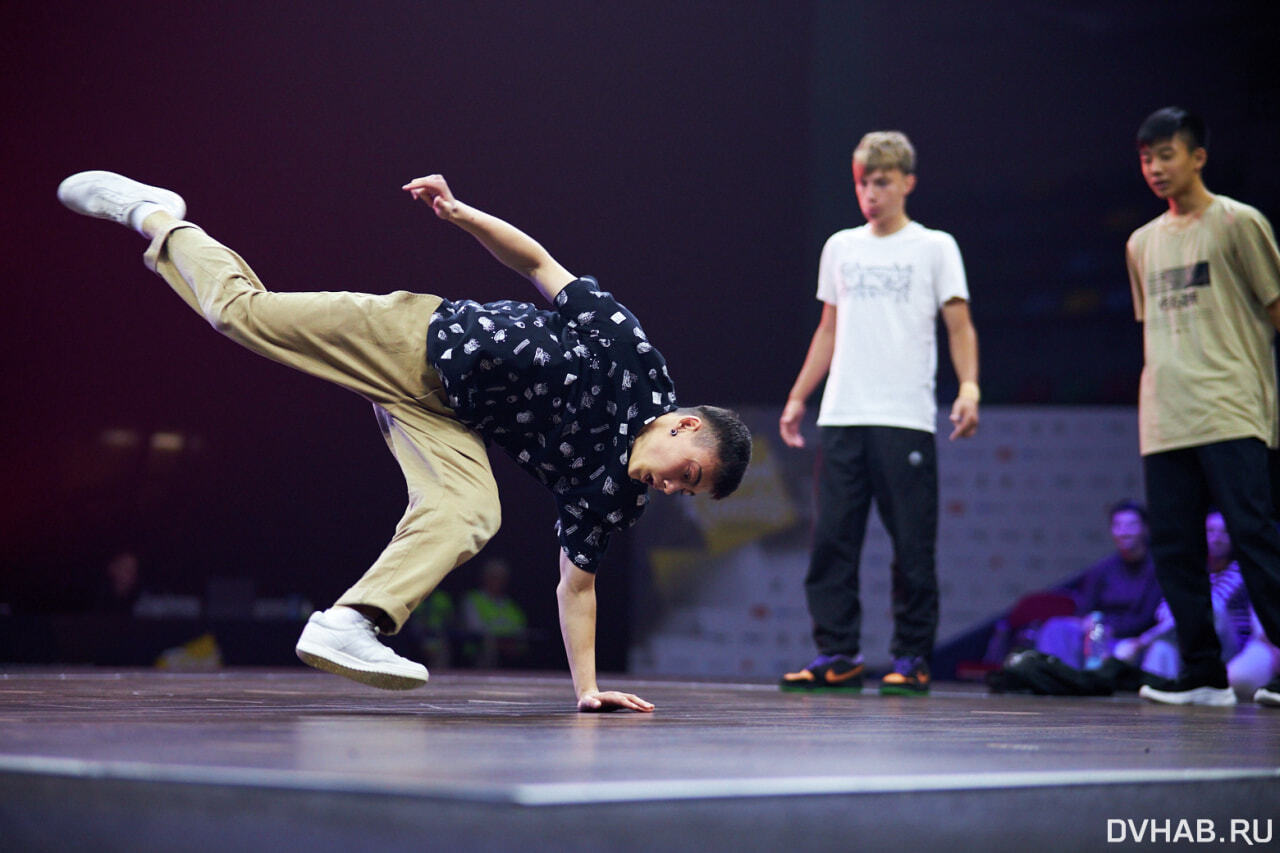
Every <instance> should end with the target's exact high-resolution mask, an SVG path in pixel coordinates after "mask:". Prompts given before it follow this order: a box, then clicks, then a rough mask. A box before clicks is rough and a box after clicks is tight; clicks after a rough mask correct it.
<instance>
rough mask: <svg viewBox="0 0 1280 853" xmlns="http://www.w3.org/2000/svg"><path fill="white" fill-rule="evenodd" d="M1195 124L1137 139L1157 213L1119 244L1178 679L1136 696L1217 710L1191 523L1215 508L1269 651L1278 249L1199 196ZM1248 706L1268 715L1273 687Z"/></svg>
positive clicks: (1158, 125) (1275, 540) (1278, 608)
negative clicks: (1137, 353)
mask: <svg viewBox="0 0 1280 853" xmlns="http://www.w3.org/2000/svg"><path fill="white" fill-rule="evenodd" d="M1205 141H1206V130H1205V125H1204V122H1203V120H1201V119H1200V118H1199V117H1198V116H1195V115H1192V114H1191V113H1188V112H1187V111H1186V110H1183V109H1181V108H1179V107H1166V108H1165V109H1162V110H1158V111H1156V112H1155V113H1152V114H1151V115H1150V116H1148V117H1147V119H1146V121H1144V122H1143V124H1142V126H1141V127H1140V128H1139V130H1138V152H1139V156H1140V159H1141V161H1142V174H1143V177H1144V178H1145V179H1146V181H1147V184H1148V185H1149V186H1150V187H1151V189H1152V191H1153V192H1154V193H1155V194H1156V196H1157V197H1158V198H1160V199H1163V200H1165V201H1167V202H1168V205H1169V209H1168V211H1167V212H1165V213H1163V214H1161V215H1160V216H1159V217H1157V218H1156V219H1153V220H1152V221H1151V222H1149V223H1147V224H1146V225H1144V226H1142V227H1141V228H1139V229H1138V230H1137V231H1135V232H1134V233H1133V236H1132V237H1130V238H1129V244H1128V247H1127V252H1126V260H1127V262H1128V267H1129V281H1130V285H1131V287H1132V289H1133V304H1134V311H1135V314H1136V316H1137V318H1138V320H1139V321H1141V322H1142V324H1143V339H1144V358H1145V366H1144V367H1143V370H1142V383H1141V389H1140V391H1139V395H1138V423H1139V434H1140V441H1141V451H1142V455H1143V468H1144V472H1145V476H1146V488H1147V500H1148V503H1149V507H1150V511H1151V552H1152V556H1153V557H1154V559H1155V564H1156V575H1157V578H1158V579H1159V581H1160V586H1161V588H1162V590H1163V591H1164V594H1165V599H1166V600H1167V601H1168V603H1169V609H1170V610H1171V612H1172V613H1173V617H1174V620H1175V621H1176V623H1177V638H1178V647H1179V650H1180V652H1181V655H1182V660H1183V673H1184V674H1183V676H1182V678H1180V679H1179V681H1178V683H1177V684H1176V685H1175V686H1173V687H1172V688H1170V689H1168V690H1155V689H1153V688H1151V687H1149V686H1148V687H1143V688H1142V691H1141V692H1142V695H1143V696H1144V697H1146V698H1147V699H1150V700H1152V701H1155V702H1165V703H1170V704H1197V705H1230V704H1234V703H1235V701H1236V700H1235V694H1234V693H1233V692H1232V691H1231V688H1230V687H1228V685H1227V673H1226V669H1225V667H1224V666H1223V664H1222V660H1221V650H1220V648H1219V641H1218V637H1217V634H1216V632H1215V631H1214V624H1213V612H1212V608H1211V605H1210V595H1209V582H1208V578H1207V576H1206V575H1205V572H1204V563H1205V542H1204V536H1203V534H1202V532H1201V519H1203V518H1204V516H1205V514H1206V513H1207V512H1208V511H1209V509H1210V507H1217V508H1218V509H1219V510H1220V511H1221V513H1222V516H1223V518H1224V519H1225V520H1226V523H1227V528H1228V530H1229V531H1230V535H1231V539H1232V541H1233V542H1234V543H1235V545H1236V551H1237V555H1238V557H1239V562H1240V568H1241V571H1242V573H1243V575H1244V579H1245V585H1246V587H1248V590H1249V597H1250V599H1252V600H1253V601H1255V602H1258V603H1259V604H1258V618H1259V620H1260V621H1261V623H1262V625H1263V626H1264V628H1265V629H1266V632H1267V635H1268V636H1269V637H1270V638H1271V640H1272V642H1275V641H1277V640H1280V531H1277V528H1276V526H1275V523H1274V522H1273V520H1272V515H1273V507H1272V501H1271V485H1270V479H1269V475H1268V465H1267V462H1268V460H1267V448H1269V447H1270V448H1275V447H1277V444H1280V435H1278V434H1277V433H1278V425H1277V408H1276V405H1277V404H1276V372H1275V361H1274V355H1273V352H1272V344H1273V340H1274V337H1275V331H1276V329H1277V328H1280V250H1277V247H1276V240H1275V236H1274V234H1273V233H1272V230H1271V225H1270V223H1269V222H1268V221H1267V219H1266V217H1265V216H1263V215H1262V214H1261V213H1260V212H1258V211H1257V210H1256V209H1254V208H1252V207H1250V206H1249V205H1247V204H1242V203H1241V202H1238V201H1235V200H1234V199H1230V198H1227V197H1226V196H1222V195H1214V194H1212V193H1210V192H1209V190H1208V189H1207V188H1206V187H1205V185H1204V181H1203V180H1202V178H1201V170H1202V169H1203V168H1204V164H1205V160H1206V159H1207V156H1208V154H1207V151H1206V149H1205ZM1254 699H1255V701H1257V702H1259V703H1260V704H1264V705H1273V706H1280V679H1275V680H1273V681H1271V682H1270V683H1268V684H1267V685H1265V686H1263V687H1261V688H1259V689H1258V691H1257V692H1256V693H1255V695H1254Z"/></svg>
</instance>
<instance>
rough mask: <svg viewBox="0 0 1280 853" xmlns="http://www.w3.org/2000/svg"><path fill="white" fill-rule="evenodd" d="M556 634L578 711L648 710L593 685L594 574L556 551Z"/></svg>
mask: <svg viewBox="0 0 1280 853" xmlns="http://www.w3.org/2000/svg"><path fill="white" fill-rule="evenodd" d="M556 600H557V601H558V602H559V605H560V633H561V634H562V635H563V636H564V651H565V654H566V655H568V657H569V673H570V674H571V675H572V676H573V689H574V692H575V693H577V696H578V710H579V711H614V710H617V709H619V708H628V709H630V710H632V711H644V712H648V711H652V710H653V704H652V703H650V702H646V701H645V700H643V699H641V698H640V697H639V696H633V695H632V694H630V693H621V692H619V691H617V690H610V691H608V692H601V690H600V687H599V685H597V684H596V576H595V575H593V574H591V573H590V572H584V571H583V570H582V569H580V568H578V567H577V566H575V565H574V564H573V563H572V562H571V561H570V560H569V558H568V557H567V556H566V555H565V553H564V551H563V550H561V551H560V584H559V585H558V586H557V587H556Z"/></svg>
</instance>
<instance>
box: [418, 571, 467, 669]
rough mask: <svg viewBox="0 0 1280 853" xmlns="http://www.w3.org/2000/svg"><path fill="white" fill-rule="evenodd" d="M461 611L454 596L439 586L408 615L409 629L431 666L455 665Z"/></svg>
mask: <svg viewBox="0 0 1280 853" xmlns="http://www.w3.org/2000/svg"><path fill="white" fill-rule="evenodd" d="M457 621H458V614H457V612H456V608H455V607H454V606H453V596H451V595H449V592H448V590H445V589H444V588H442V587H436V588H435V589H434V590H432V591H431V594H430V595H428V596H427V597H426V598H424V599H423V600H422V603H421V604H419V605H418V606H417V608H415V609H414V611H413V613H411V614H410V615H409V624H408V626H407V627H408V629H409V632H410V635H411V636H412V637H413V638H414V640H416V642H417V645H418V649H419V650H420V651H421V652H422V656H423V657H425V658H426V659H427V666H428V668H430V669H448V668H449V667H450V666H451V665H452V664H453V641H454V634H456V633H457Z"/></svg>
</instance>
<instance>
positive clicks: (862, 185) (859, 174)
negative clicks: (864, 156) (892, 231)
mask: <svg viewBox="0 0 1280 853" xmlns="http://www.w3.org/2000/svg"><path fill="white" fill-rule="evenodd" d="M915 185H916V176H915V175H904V174H903V173H902V170H901V169H871V170H868V169H867V168H866V167H865V166H864V165H863V164H861V163H859V162H857V161H856V160H855V161H854V164H853V189H854V192H856V193H857V195H858V208H859V209H860V210H861V211H862V215H863V216H864V217H866V220H867V222H869V223H870V224H871V226H872V227H873V228H875V227H876V226H892V225H894V224H895V223H896V222H897V221H898V220H899V219H901V218H902V217H903V216H904V215H905V214H906V208H907V196H908V195H910V194H911V190H913V189H914V188H915Z"/></svg>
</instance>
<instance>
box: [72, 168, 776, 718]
mask: <svg viewBox="0 0 1280 853" xmlns="http://www.w3.org/2000/svg"><path fill="white" fill-rule="evenodd" d="M403 189H404V190H405V191H407V192H408V193H409V194H410V196H411V197H412V198H413V199H415V200H418V201H422V202H424V203H426V204H427V205H429V206H430V207H431V209H432V210H433V211H434V212H435V214H436V216H437V217H439V218H440V219H443V220H444V221H446V222H452V223H453V224H455V225H457V226H459V227H460V228H462V229H463V230H464V231H466V232H467V233H469V234H471V235H472V236H473V237H475V238H476V240H478V241H479V242H480V244H481V245H482V246H484V247H485V248H486V249H487V250H489V252H490V253H491V254H492V255H493V256H494V257H495V258H497V259H498V260H499V261H501V262H502V263H504V264H505V265H507V266H508V267H510V268H512V269H513V270H515V271H516V272H518V273H520V274H522V275H523V276H525V277H526V278H528V279H529V280H530V281H531V282H532V283H533V284H534V286H535V287H536V288H537V289H538V290H539V291H540V292H541V293H542V295H543V296H544V297H545V298H546V299H548V300H549V301H550V302H551V303H552V305H553V306H554V310H545V309H539V308H537V307H535V306H534V305H532V304H529V303H527V302H518V301H503V302H496V303H491V304H487V305H481V304H478V303H476V302H473V301H470V300H464V301H452V300H449V299H445V298H442V297H440V296H432V295H428V294H421V293H409V292H405V291H397V292H394V293H389V294H382V295H374V294H365V293H348V292H316V293H277V292H271V291H268V290H266V288H264V287H263V285H262V283H261V282H260V281H259V280H258V278H257V276H255V275H254V273H253V271H252V270H250V268H249V267H248V265H247V264H246V263H245V262H244V261H243V260H242V259H241V258H240V257H239V256H238V255H237V254H235V253H234V252H232V251H231V250H230V249H228V248H226V247H225V246H223V245H222V244H220V243H218V242H217V241H215V240H213V239H212V238H210V237H209V236H208V235H206V234H205V232H204V231H202V230H201V229H200V228H199V227H197V226H195V225H193V224H192V223H190V222H187V221H185V219H184V217H185V215H186V203H185V201H184V200H183V199H182V197H181V196H179V195H178V194H177V193H174V192H172V191H170V190H167V189H162V188H159V187H152V186H148V185H146V184H142V183H139V182H137V181H133V180H131V179H129V178H126V177H123V176H121V175H117V174H114V173H112V172H101V171H95V172H81V173H78V174H75V175H72V176H71V177H69V178H67V179H66V180H64V181H63V182H62V184H61V185H60V186H59V188H58V198H59V199H60V200H61V201H62V202H63V204H65V205H66V206H67V207H69V208H71V209H72V210H74V211H76V212H77V213H81V214H84V215H87V216H94V217H98V218H102V219H110V220H113V221H116V222H119V223H121V224H124V225H127V226H129V227H131V228H133V229H134V230H136V231H138V232H139V233H141V234H142V235H143V236H145V237H147V238H149V239H150V241H151V245H150V247H149V248H148V249H147V252H146V254H145V256H144V260H145V263H146V265H147V266H148V267H149V268H150V269H152V270H153V271H155V272H156V273H157V274H159V275H160V276H161V277H162V278H163V279H164V280H165V281H166V282H168V283H169V285H170V286H171V287H172V288H173V289H174V291H176V292H177V294H178V295H179V296H180V297H181V298H182V299H183V300H184V301H185V302H186V303H187V304H188V305H189V306H190V307H191V308H192V309H194V310H195V311H196V312H198V313H199V314H201V315H202V316H203V317H204V318H205V319H206V320H208V322H209V323H210V324H211V325H212V326H213V327H214V328H215V329H217V330H218V331H220V332H222V333H223V334H224V335H226V336H228V337H230V338H231V339H232V340H234V341H236V342H238V343H240V344H242V345H243V346H245V347H247V348H249V349H251V350H253V351H254V352H257V353H259V354H260V355H263V356H266V357H267V358H270V359H273V360H275V361H278V362H281V363H283V364H287V365H289V366H290V367H294V368H297V369H298V370H302V371H304V372H306V373H310V374H312V375H314V376H318V377H320V378H322V379H326V380H329V381H331V382H334V383H336V384H338V385H341V386H342V387H344V388H348V389H350V390H352V391H355V392H356V393H358V394H360V395H361V396H363V397H365V398H366V399H368V400H369V401H370V402H372V403H373V406H374V411H375V414H376V415H377V419H378V423H379V425H380V427H381V429H382V433H383V436H384V438H385V439H386V441H387V444H388V446H389V447H390V448H391V452H392V454H393V455H394V456H395V458H396V460H397V462H398V463H399V465H400V468H401V471H402V472H403V473H404V477H405V481H406V483H407V485H408V491H409V500H408V508H407V509H406V510H405V513H404V516H403V517H402V518H401V519H400V522H399V524H398V525H397V527H396V531H395V535H394V536H393V537H392V539H391V542H390V543H389V544H388V545H387V546H386V548H385V550H383V552H382V554H381V555H380V556H379V557H378V559H377V560H376V561H375V562H374V563H373V565H372V566H371V567H370V568H369V569H368V571H366V572H365V573H364V575H363V576H362V577H361V578H360V579H359V580H358V581H357V582H356V583H355V585H354V586H352V587H351V588H350V589H348V590H347V591H346V592H345V593H343V594H342V596H341V597H339V599H338V600H337V602H336V603H335V604H334V606H333V607H330V608H329V609H328V610H324V611H318V612H316V613H314V614H312V616H311V618H310V620H309V621H308V622H307V625H306V627H305V628H304V629H303V631H302V635H301V637H300V638H299V640H298V644H297V654H298V656H299V657H300V658H301V659H302V660H303V661H305V662H306V663H308V664H310V665H311V666H314V667H316V668H318V669H322V670H325V671H328V672H333V673H336V674H339V675H343V676H345V677H347V678H351V679H354V680H355V681H359V682H361V683H364V684H369V685H372V686H374V687H381V688H387V689H405V688H411V687H418V686H421V685H422V684H425V683H426V681H427V669H426V667H424V666H422V665H421V664H419V663H416V662H414V661H410V660H407V659H405V658H403V657H401V656H399V655H397V654H395V653H394V652H393V651H392V650H391V649H389V648H387V647H386V646H384V645H383V644H382V643H381V642H379V641H378V639H377V634H378V633H383V634H394V633H396V632H397V631H399V630H400V628H401V626H403V625H404V623H405V621H406V620H407V619H408V617H409V614H410V613H411V612H412V611H413V609H414V608H415V607H416V606H417V605H418V603H419V602H420V601H422V599H423V598H424V597H426V595H427V594H428V593H429V592H431V590H432V589H434V588H435V587H436V585H437V584H438V583H439V582H440V581H441V579H443V578H444V576H445V575H446V574H448V573H449V572H450V571H452V570H453V569H454V568H456V567H457V566H459V565H461V564H462V563H463V562H465V561H466V560H467V559H469V558H470V557H472V556H473V555H474V554H476V552H478V551H479V550H480V548H481V547H482V546H483V545H484V544H485V542H487V541H488V540H489V539H490V538H491V537H492V536H493V534H494V533H496V532H497V530H498V525H499V522H500V509H499V502H498V492H497V486H496V484H495V482H494V479H493V475H492V473H491V471H490V468H489V461H488V457H487V455H486V451H485V443H486V441H492V442H493V443H495V444H497V445H498V446H499V447H501V448H502V449H503V450H504V451H506V452H507V453H508V454H510V455H511V456H512V457H513V458H514V459H515V461H516V462H517V464H519V465H520V467H522V468H523V469H524V470H525V471H527V472H529V473H530V474H531V475H533V476H534V477H536V478H537V479H538V480H539V481H540V482H541V483H542V484H543V485H545V486H546V487H547V489H548V490H550V492H551V493H552V496H553V498H554V500H555V502H556V507H557V510H558V520H557V522H556V529H557V535H558V539H559V546H560V547H559V563H560V581H559V584H558V585H557V587H556V595H557V600H558V603H559V614H560V627H561V633H562V635H563V638H564V645H565V651H566V654H567V656H568V661H569V669H570V673H571V675H572V678H573V686H574V690H575V693H576V696H577V708H578V710H580V711H605V710H614V709H630V710H634V711H652V710H653V707H654V706H653V705H652V704H651V703H649V702H647V701H645V700H644V699H641V698H640V697H638V696H635V695H633V694H631V693H625V692H621V691H613V690H610V691H603V690H601V689H600V687H599V685H598V683H597V679H596V659H595V630H596V597H595V571H596V569H597V568H598V566H599V564H600V560H601V557H602V555H603V553H604V550H605V547H606V546H607V544H608V542H609V538H610V536H611V535H612V534H613V533H614V532H616V531H619V530H621V529H624V528H626V527H629V526H630V525H632V524H634V523H635V522H636V520H637V519H639V517H640V515H641V513H642V512H643V511H644V508H645V504H646V501H647V499H648V498H647V491H648V489H650V488H654V489H658V490H660V491H662V492H664V493H666V494H683V495H700V494H710V495H711V496H712V497H713V498H722V497H724V496H726V495H728V494H730V493H731V492H733V491H734V490H735V489H736V488H737V487H738V484H739V483H740V482H741V480H742V476H743V474H744V472H745V470H746V467H747V464H748V462H749V460H750V454H751V437H750V434H749V432H748V431H747V428H746V426H745V425H744V424H743V423H742V421H741V420H740V419H739V418H738V417H737V415H736V414H735V413H733V412H730V411H728V410H725V409H720V408H716V407H713V406H696V407H692V408H681V407H679V406H678V405H677V403H676V395H675V388H674V386H673V384H672V380H671V377H670V376H669V375H668V373H667V366H666V362H665V360H664V359H663V357H662V355H661V354H660V353H659V352H658V350H657V349H655V348H654V346H653V345H652V344H651V343H650V342H649V340H648V338H647V337H646V335H645V333H644V331H643V330H642V329H641V327H640V324H639V322H638V321H637V320H636V318H635V316H634V315H632V314H631V312H630V311H628V310H627V309H626V308H625V307H623V306H622V305H621V304H620V303H619V302H617V301H616V300H615V299H614V298H613V296H612V295H610V294H609V293H607V292H604V291H602V290H601V289H600V288H599V286H598V284H597V282H596V280H595V279H593V278H578V277H576V276H574V275H572V274H571V273H569V272H568V271H567V270H566V269H565V268H564V267H563V266H561V265H560V264H559V263H558V262H557V261H556V260H555V259H554V258H552V256H551V255H550V254H548V252H547V251H546V250H545V249H544V248H543V247H542V246H541V245H539V244H538V243H537V242H536V241H534V240H533V239H532V238H530V237H529V236H528V235H527V234H525V233H523V232H522V231H520V230H519V229H517V228H515V227H514V226H512V225H510V224H509V223H507V222H504V221H503V220H501V219H499V218H497V217H495V216H491V215H490V214H487V213H484V212H483V211H480V210H478V209H476V208H474V207H472V206H470V205H468V204H465V203H463V202H461V201H459V200H458V199H457V198H455V197H454V195H453V193H452V192H451V191H450V189H449V186H448V184H447V183H446V182H445V179H444V178H443V177H442V176H440V175H430V176H427V177H423V178H416V179H414V180H412V181H410V182H409V183H407V184H405V185H404V187H403Z"/></svg>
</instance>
